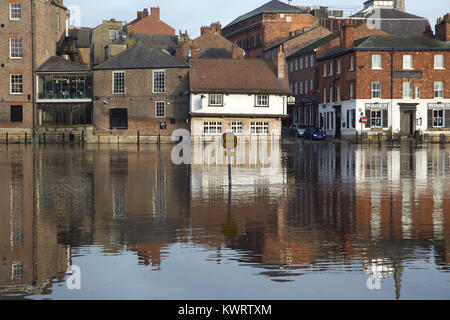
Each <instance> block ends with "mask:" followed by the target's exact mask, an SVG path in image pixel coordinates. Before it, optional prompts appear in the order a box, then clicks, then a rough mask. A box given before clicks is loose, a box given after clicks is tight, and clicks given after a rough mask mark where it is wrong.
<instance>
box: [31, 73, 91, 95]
mask: <svg viewBox="0 0 450 320" xmlns="http://www.w3.org/2000/svg"><path fill="white" fill-rule="evenodd" d="M92 91H93V90H92V75H74V76H65V75H64V76H61V75H51V76H39V78H38V99H39V100H86V99H91V100H92V95H93V92H92Z"/></svg>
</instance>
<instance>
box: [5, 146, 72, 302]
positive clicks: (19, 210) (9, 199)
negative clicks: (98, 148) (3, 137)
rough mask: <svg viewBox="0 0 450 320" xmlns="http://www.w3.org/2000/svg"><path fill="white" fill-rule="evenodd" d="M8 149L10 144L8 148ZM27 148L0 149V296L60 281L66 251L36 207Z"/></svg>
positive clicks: (40, 289) (42, 289)
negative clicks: (1, 182) (54, 280)
mask: <svg viewBox="0 0 450 320" xmlns="http://www.w3.org/2000/svg"><path fill="white" fill-rule="evenodd" d="M10 148H11V147H10ZM28 151H29V150H21V149H17V150H14V151H12V150H9V152H1V154H0V159H1V160H0V161H1V162H2V163H6V164H7V165H2V166H0V179H1V180H2V181H5V182H9V183H3V184H2V185H1V186H0V199H1V200H0V243H1V244H2V245H1V246H0V261H1V264H0V295H2V296H3V295H6V296H8V295H16V294H17V295H22V294H31V293H37V292H44V293H45V292H49V290H50V288H51V281H52V280H53V279H55V278H56V280H57V281H61V280H62V279H63V276H64V272H65V270H66V268H67V259H68V256H67V250H66V248H65V246H62V245H59V244H58V237H57V233H56V230H55V229H54V228H47V226H48V225H47V222H48V221H47V220H46V219H45V217H42V216H39V215H38V212H37V210H36V206H35V203H36V195H35V182H34V179H35V175H34V170H35V165H34V161H35V158H34V154H33V152H28Z"/></svg>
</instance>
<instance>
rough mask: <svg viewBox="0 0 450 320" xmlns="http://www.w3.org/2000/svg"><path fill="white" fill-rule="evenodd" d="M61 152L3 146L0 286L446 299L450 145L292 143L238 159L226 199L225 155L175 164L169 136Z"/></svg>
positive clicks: (43, 291) (52, 292) (143, 293)
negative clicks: (69, 281) (78, 274)
mask: <svg viewBox="0 0 450 320" xmlns="http://www.w3.org/2000/svg"><path fill="white" fill-rule="evenodd" d="M60 151H61V150H60V149H59V148H57V147H47V148H46V149H45V150H40V151H39V152H36V153H34V155H33V153H32V152H30V151H29V149H28V150H24V149H19V148H17V149H14V147H10V148H9V149H8V152H3V153H2V155H1V159H0V178H1V180H2V181H8V183H4V182H3V183H1V184H0V200H5V199H7V201H6V202H5V201H2V202H1V203H2V204H0V205H1V208H0V212H1V214H0V220H1V221H0V222H1V224H0V228H2V230H1V231H2V232H1V234H0V241H1V243H2V244H6V247H5V246H4V247H2V249H1V250H0V259H3V260H2V261H4V263H3V264H2V266H0V292H12V291H14V290H16V291H17V292H19V293H20V292H23V291H27V290H28V292H29V293H32V292H35V293H38V294H35V295H34V296H33V297H34V298H37V299H40V298H56V299H66V298H68V299H72V298H73V299H79V298H82V299H98V298H100V299H103V298H114V299H117V298H119V299H120V298H125V299H127V298H130V299H186V298H189V299H211V298H219V299H241V298H243V299H309V298H311V299H320V298H325V299H351V298H354V299H395V298H399V297H400V298H405V299H408V298H410V299H424V298H438V299H439V298H441V299H442V298H444V299H448V298H450V289H449V288H450V277H449V276H448V275H449V273H448V270H449V269H448V266H449V265H448V255H449V238H450V237H449V232H450V231H449V227H450V220H449V219H450V209H447V208H448V205H447V201H448V200H447V199H450V197H449V196H448V195H447V194H446V193H447V191H446V190H450V189H449V188H448V182H447V181H448V180H449V179H448V178H447V177H448V173H447V172H450V171H449V169H450V157H449V156H450V149H447V148H440V147H439V146H431V147H430V148H428V149H419V150H414V149H413V150H410V149H409V148H405V147H402V148H397V149H395V148H394V149H392V150H391V149H386V148H381V149H379V148H378V146H376V147H371V148H360V147H357V148H356V147H355V148H353V147H351V146H336V145H333V144H313V145H305V146H302V145H297V146H296V145H284V146H283V147H282V149H280V155H281V157H280V161H279V163H277V164H276V165H274V166H273V167H267V166H266V167H264V168H261V167H260V166H258V165H250V166H246V165H239V166H235V167H233V184H234V185H233V189H232V194H231V206H230V207H229V203H228V200H229V193H228V177H227V174H228V171H227V167H226V166H224V165H209V166H199V165H192V166H189V167H187V166H180V167H176V166H174V165H173V164H172V163H171V162H170V151H171V149H170V146H162V147H161V152H158V150H157V147H156V146H148V147H142V146H141V148H140V151H139V152H137V150H136V147H132V146H129V147H127V146H124V147H122V146H121V148H120V150H117V149H115V148H111V149H109V147H102V148H101V150H97V149H96V147H87V148H86V149H85V150H84V151H81V150H80V149H78V148H76V147H75V148H74V149H66V150H65V152H60ZM33 164H34V165H33ZM33 175H34V178H32V177H33ZM33 184H34V187H33ZM33 192H34V193H33ZM33 194H34V196H32V195H33ZM24 195H27V196H26V197H25V196H24ZM3 203H6V204H7V205H5V204H3ZM230 209H231V212H230ZM4 248H6V249H4ZM36 252H39V255H36ZM70 263H72V264H75V265H78V266H80V267H81V271H82V290H81V291H69V290H67V288H66V286H65V283H64V280H65V279H66V278H67V275H65V271H66V270H67V266H68V264H70ZM33 266H35V267H34V268H33ZM368 277H374V278H375V279H378V280H379V281H380V288H381V289H380V290H369V289H368V288H367V286H366V282H367V279H368ZM33 282H34V283H36V286H34V287H33V286H31V283H33ZM1 295H2V293H0V296H1Z"/></svg>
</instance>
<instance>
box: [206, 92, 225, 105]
mask: <svg viewBox="0 0 450 320" xmlns="http://www.w3.org/2000/svg"><path fill="white" fill-rule="evenodd" d="M219 102H220V103H219ZM208 105H209V106H211V107H222V106H223V94H221V93H211V94H209V97H208Z"/></svg>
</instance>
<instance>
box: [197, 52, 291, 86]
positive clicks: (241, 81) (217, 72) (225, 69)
mask: <svg viewBox="0 0 450 320" xmlns="http://www.w3.org/2000/svg"><path fill="white" fill-rule="evenodd" d="M189 82H190V88H191V91H192V92H217V93H271V94H283V95H284V94H286V95H287V94H289V92H290V89H289V81H288V77H287V75H286V76H285V77H284V79H278V76H277V66H276V65H275V64H274V63H272V62H269V61H265V60H262V59H193V60H191V70H190V72H189Z"/></svg>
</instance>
